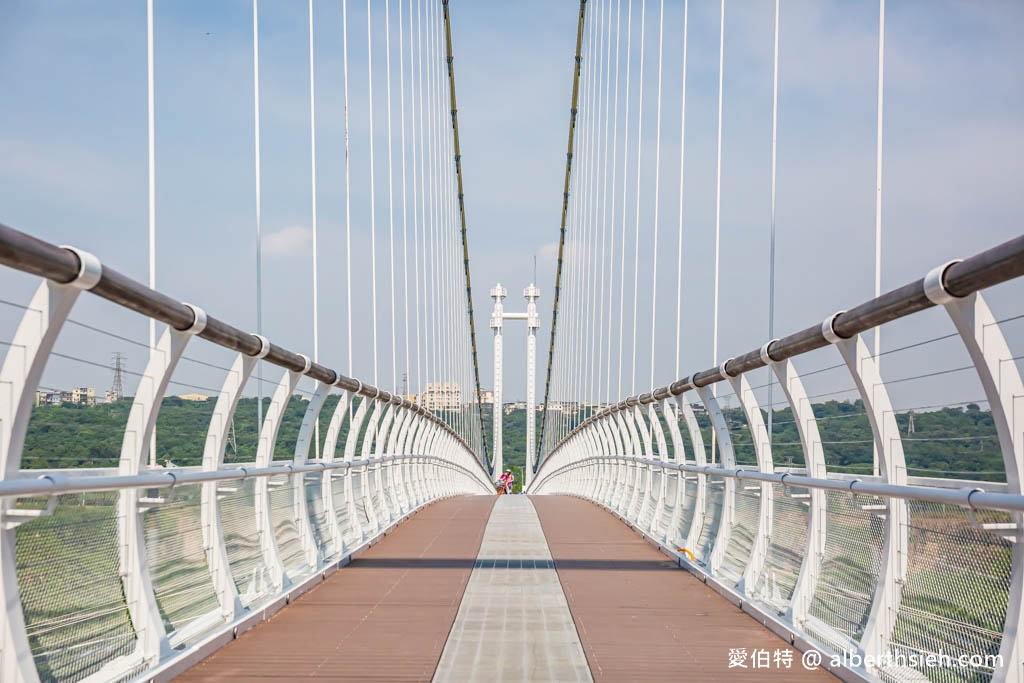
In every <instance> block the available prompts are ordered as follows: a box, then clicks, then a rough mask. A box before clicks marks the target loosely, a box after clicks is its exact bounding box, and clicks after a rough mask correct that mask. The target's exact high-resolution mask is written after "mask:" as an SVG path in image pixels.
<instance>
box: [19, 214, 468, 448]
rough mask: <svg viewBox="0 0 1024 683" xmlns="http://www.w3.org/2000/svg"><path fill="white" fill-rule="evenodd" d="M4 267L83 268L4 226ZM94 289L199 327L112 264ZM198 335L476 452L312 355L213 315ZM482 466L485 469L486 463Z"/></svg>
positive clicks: (54, 273)
mask: <svg viewBox="0 0 1024 683" xmlns="http://www.w3.org/2000/svg"><path fill="white" fill-rule="evenodd" d="M0 265H5V266H8V267H10V268H13V269H14V270H20V271H22V272H25V273H30V274H33V275H38V276H40V277H43V278H46V279H48V280H52V281H53V282H57V283H59V284H68V283H70V282H73V281H74V280H75V279H76V278H78V276H79V274H80V272H81V270H82V268H83V265H82V263H81V259H80V258H79V256H78V254H77V253H76V252H75V251H74V250H72V249H69V248H67V247H59V246H57V245H55V244H51V243H50V242H47V241H45V240H41V239H39V238H38V237H33V236H32V235H29V234H26V233H24V232H21V231H20V230H16V229H14V228H11V227H9V226H6V225H3V224H2V223H0ZM89 291H91V292H92V293H94V294H96V295H97V296H100V297H102V298H104V299H106V300H108V301H112V302H114V303H115V304H118V305H120V306H123V307H125V308H128V309H131V310H133V311H135V312H136V313H141V314H142V315H144V316H147V317H149V318H153V319H155V320H159V321H160V322H163V323H166V324H167V325H170V326H171V327H173V328H174V329H176V330H179V331H185V330H188V329H190V328H191V327H192V326H193V325H194V324H195V323H196V315H197V314H196V311H195V309H194V308H192V307H191V306H188V305H186V304H184V303H182V302H180V301H178V300H176V299H174V298H172V297H170V296H168V295H166V294H163V293H161V292H158V291H156V290H154V289H150V288H149V287H147V286H146V285H144V284H142V283H141V282H138V281H136V280H133V279H132V278H130V277H128V276H127V275H124V274H123V273H120V272H118V271H117V270H115V269H113V268H110V267H108V266H106V265H104V266H103V267H102V273H101V275H100V278H99V281H98V282H97V283H96V284H95V285H94V286H93V287H91V288H90V290H89ZM197 336H199V337H202V338H203V339H206V340H207V341H210V342H213V343H214V344H217V345H218V346H222V347H224V348H227V349H231V350H232V351H238V352H240V353H244V354H245V355H247V356H252V357H257V356H260V355H261V352H263V351H266V352H267V353H266V356H265V357H263V360H265V361H267V362H269V363H273V364H274V365H277V366H279V367H282V368H285V369H286V370H290V371H292V372H298V373H304V374H305V375H307V376H309V377H311V378H313V379H315V380H318V381H320V382H323V383H324V384H329V385H334V386H337V387H339V388H341V389H344V390H346V391H350V392H352V393H355V394H358V395H360V396H363V397H365V398H369V399H379V400H381V401H384V402H385V403H391V404H393V405H396V406H399V407H401V408H404V409H406V410H411V411H412V412H414V413H416V414H418V415H420V416H422V417H424V418H425V419H427V420H430V421H431V422H433V423H435V424H437V425H438V426H440V427H441V428H442V429H443V430H445V431H446V432H447V433H448V435H449V436H451V437H452V438H454V439H455V440H456V441H457V442H458V443H459V444H460V445H461V446H463V447H464V448H465V449H466V450H467V451H469V452H472V450H473V449H472V448H470V447H469V444H467V443H466V441H465V440H464V439H463V438H462V436H461V435H460V434H459V433H458V432H456V431H455V430H454V429H452V428H451V426H450V425H449V424H448V423H447V422H445V421H444V420H442V419H441V418H439V417H437V416H436V415H434V414H433V413H432V412H431V411H429V410H427V409H426V408H423V407H422V406H420V405H417V404H415V403H413V402H412V401H409V400H408V399H406V398H403V397H401V396H398V395H396V394H392V393H390V392H387V391H384V390H383V389H379V388H378V387H375V386H373V385H372V384H367V383H364V382H361V381H360V380H358V379H355V378H352V377H348V376H346V375H343V374H342V373H340V372H338V371H336V370H332V369H330V368H328V367H327V366H325V365H321V364H319V363H315V362H310V361H309V359H308V358H307V357H306V356H303V355H301V354H298V353H295V352H293V351H289V350H287V349H285V348H284V347H282V346H278V345H276V344H273V343H268V345H267V346H268V348H267V349H265V348H264V345H263V342H262V341H261V340H260V338H259V337H258V336H256V335H254V334H251V333H249V332H244V331H242V330H240V329H238V328H237V327H234V326H233V325H231V324H229V323H226V322H224V321H222V320H219V319H217V318H214V317H213V316H207V318H206V326H205V328H204V329H203V330H202V331H201V332H199V333H198V335H197ZM481 467H483V465H482V464H481Z"/></svg>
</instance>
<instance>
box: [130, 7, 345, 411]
mask: <svg viewBox="0 0 1024 683" xmlns="http://www.w3.org/2000/svg"><path fill="white" fill-rule="evenodd" d="M151 2H152V0H151ZM259 14H260V13H259V0H252V82H253V105H252V109H253V148H254V153H255V154H254V156H255V167H256V187H255V190H256V193H255V194H256V334H259V335H262V334H263V222H262V211H261V200H262V194H263V180H262V178H261V176H260V158H261V155H260V28H259V26H260V24H259ZM150 289H152V287H151V288H150ZM351 370H352V368H349V371H350V372H351ZM256 422H257V424H260V425H262V424H263V364H262V363H257V364H256Z"/></svg>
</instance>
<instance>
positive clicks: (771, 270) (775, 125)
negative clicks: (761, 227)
mask: <svg viewBox="0 0 1024 683" xmlns="http://www.w3.org/2000/svg"><path fill="white" fill-rule="evenodd" d="M773 41H774V47H773V49H772V62H773V64H772V199H771V202H772V210H771V227H770V231H769V238H768V339H774V338H775V171H776V162H777V160H778V149H779V148H778V130H779V0H775V30H774V35H773ZM774 384H775V373H773V372H772V371H771V370H769V371H768V444H769V445H771V442H772V416H773V415H774V414H775V407H774V405H772V386H773V385H774Z"/></svg>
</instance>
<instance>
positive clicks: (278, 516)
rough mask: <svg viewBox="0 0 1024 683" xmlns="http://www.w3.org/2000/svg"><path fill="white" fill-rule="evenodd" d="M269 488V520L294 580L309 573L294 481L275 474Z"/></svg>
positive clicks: (284, 475)
mask: <svg viewBox="0 0 1024 683" xmlns="http://www.w3.org/2000/svg"><path fill="white" fill-rule="evenodd" d="M296 476H301V475H296ZM267 488H268V490H269V492H270V519H271V522H272V523H273V525H274V539H275V540H276V541H277V553H278V556H279V557H280V558H281V564H282V565H284V570H285V571H286V572H287V573H288V576H289V577H291V578H292V579H293V580H294V579H295V578H296V577H300V576H303V575H305V574H308V573H309V571H310V568H309V564H308V563H307V562H306V554H305V553H304V552H303V548H302V536H301V534H300V533H299V526H298V523H297V520H296V519H295V512H296V507H297V506H296V505H295V480H293V479H292V477H290V476H289V475H287V474H276V475H274V476H272V477H270V480H269V481H268V482H267Z"/></svg>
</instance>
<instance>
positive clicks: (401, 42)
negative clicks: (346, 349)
mask: <svg viewBox="0 0 1024 683" xmlns="http://www.w3.org/2000/svg"><path fill="white" fill-rule="evenodd" d="M403 1H404V0H398V90H399V92H401V93H402V97H401V118H402V125H401V130H402V278H403V283H404V284H403V286H402V292H403V294H402V308H403V311H404V313H405V324H404V326H403V328H402V345H403V346H404V347H405V377H406V378H408V376H409V370H410V367H409V347H411V346H412V340H411V339H409V205H408V194H407V192H406V190H407V187H406V148H405V127H406V119H405V28H404V26H403V23H402V22H403V18H404V17H403V14H402V3H403ZM409 16H410V20H411V18H412V4H411V0H410V6H409ZM392 277H394V275H392ZM396 381H397V380H396ZM405 398H408V396H406V397H405Z"/></svg>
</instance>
